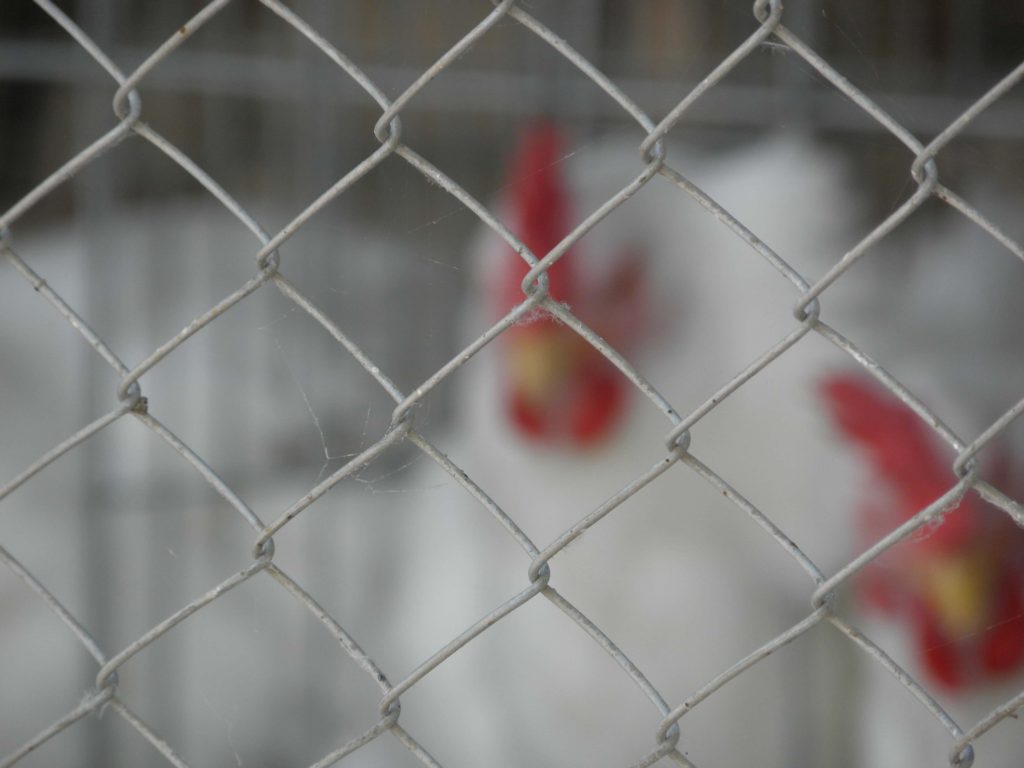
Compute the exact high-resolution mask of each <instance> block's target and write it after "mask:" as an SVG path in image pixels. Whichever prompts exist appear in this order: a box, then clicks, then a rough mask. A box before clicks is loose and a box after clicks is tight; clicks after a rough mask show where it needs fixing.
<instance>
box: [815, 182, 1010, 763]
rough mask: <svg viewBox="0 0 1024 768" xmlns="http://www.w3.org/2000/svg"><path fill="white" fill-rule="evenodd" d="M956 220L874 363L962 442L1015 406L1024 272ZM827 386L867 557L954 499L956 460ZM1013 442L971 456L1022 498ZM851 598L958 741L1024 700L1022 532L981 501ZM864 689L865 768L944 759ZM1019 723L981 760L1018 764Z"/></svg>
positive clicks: (894, 707) (870, 631) (856, 381)
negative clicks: (854, 481)
mask: <svg viewBox="0 0 1024 768" xmlns="http://www.w3.org/2000/svg"><path fill="white" fill-rule="evenodd" d="M968 197H969V198H972V197H975V195H968ZM976 197H978V199H980V200H982V201H985V200H986V198H987V197H991V195H985V194H984V193H979V194H978V195H977V196H976ZM989 202H991V200H989ZM981 209H982V210H983V211H989V210H995V211H997V212H998V211H999V210H1000V206H999V205H998V204H997V205H985V204H984V203H983V204H982V205H981ZM955 224H956V225H957V226H950V225H948V224H946V225H939V224H936V228H935V229H934V230H933V231H932V232H930V233H929V235H928V237H927V238H926V239H924V240H923V242H921V241H919V242H918V243H917V246H918V247H916V248H915V251H916V255H915V258H914V261H913V263H912V266H911V270H910V274H909V275H908V289H907V291H906V292H905V294H904V296H903V297H902V299H901V302H900V305H899V306H900V318H899V321H898V322H899V323H900V324H901V325H903V326H904V327H903V329H902V330H901V331H900V332H899V334H898V335H897V338H898V339H900V340H902V343H901V344H893V343H891V342H890V343H889V344H888V345H887V346H888V349H886V350H885V351H884V352H883V355H884V362H885V364H886V365H887V366H888V367H889V368H890V370H892V371H893V373H894V374H895V375H896V376H897V378H899V379H900V380H901V381H902V382H903V383H904V384H906V385H907V386H908V388H909V389H910V391H911V392H913V393H915V394H916V395H917V396H918V397H919V398H920V399H921V400H922V402H924V403H925V404H926V406H928V407H929V408H931V409H932V410H933V411H934V412H935V413H936V414H937V415H938V416H939V417H940V418H941V419H943V420H944V421H946V423H948V424H949V426H950V427H951V428H952V429H953V431H954V432H955V433H956V434H958V435H960V436H961V437H962V438H963V439H964V440H965V441H966V442H968V443H969V442H970V441H971V440H973V439H974V438H975V437H976V436H978V435H980V434H981V433H982V432H983V431H984V430H985V429H986V428H987V427H988V426H989V424H991V423H992V422H994V421H995V420H996V419H997V418H998V417H999V415H1000V414H1001V413H1002V412H1003V411H1005V410H1007V409H1009V408H1010V407H1011V406H1012V405H1014V404H1015V403H1016V402H1017V401H1018V400H1019V399H1020V398H1021V395H1022V394H1024V376H1022V368H1021V360H1022V358H1024V339H1022V337H1021V334H1020V328H1021V323H1022V322H1024V309H1022V306H1021V304H1020V301H1019V297H1020V292H1021V290H1022V289H1024V265H1022V264H1021V262H1020V261H1019V259H1017V258H1016V257H1014V256H1013V255H1012V254H1010V253H1009V252H1008V251H1006V250H1005V249H1004V248H1002V246H1000V245H999V244H998V243H996V241H995V240H994V239H993V238H991V237H990V236H989V235H988V234H986V233H985V232H983V231H982V230H981V229H980V228H979V227H977V226H975V225H974V224H972V223H969V222H967V221H966V220H964V219H957V220H956V222H955ZM825 390H826V401H827V402H828V404H829V406H830V411H831V415H832V418H833V419H834V420H835V423H836V426H837V429H838V432H839V433H841V434H842V435H844V436H845V438H846V439H847V440H848V441H849V444H850V446H851V448H852V449H853V450H854V451H855V452H856V453H857V458H858V460H861V461H863V463H864V465H865V466H866V467H869V468H870V470H871V475H870V477H869V479H868V482H867V483H866V484H865V490H863V491H861V492H860V493H859V494H858V495H857V497H856V499H855V500H854V501H855V503H856V505H857V506H856V508H855V509H854V510H853V515H854V516H855V518H856V519H857V520H858V528H859V531H858V538H857V541H858V545H859V548H861V549H863V548H866V547H867V546H868V545H869V544H871V543H873V542H874V541H877V540H878V539H881V538H882V537H883V536H884V535H886V534H887V533H889V531H891V530H893V529H895V528H896V527H897V526H898V525H900V524H901V523H903V522H904V521H906V520H907V519H908V518H909V517H910V516H911V515H913V514H915V513H916V512H918V511H920V510H922V509H924V508H925V507H926V506H927V505H929V504H931V503H932V502H933V501H935V500H936V499H937V498H939V497H940V496H941V495H942V494H944V493H946V492H947V491H948V490H949V489H950V488H952V487H953V485H954V483H955V482H956V476H955V475H954V473H953V472H952V469H951V467H952V461H953V459H954V458H955V454H954V453H953V451H952V450H951V449H950V448H949V446H948V445H946V444H944V443H943V442H942V441H941V440H940V439H939V437H938V435H937V434H936V433H935V431H934V430H933V429H932V428H931V427H929V426H928V425H927V424H926V422H925V421H923V420H921V419H919V418H918V417H917V416H915V415H914V414H913V413H912V412H911V411H910V410H909V408H907V407H906V406H904V405H902V404H900V403H899V402H898V401H897V400H896V399H895V398H893V397H892V396H890V395H887V394H883V391H882V390H881V389H880V388H878V387H876V386H874V385H871V384H869V383H868V382H867V381H866V380H865V379H864V378H863V377H858V376H855V375H849V374H844V375H841V376H833V377H832V378H830V379H828V380H826V382H825ZM1020 434H1021V433H1020V431H1019V426H1016V425H1011V426H1010V428H1009V429H1008V430H1007V431H1005V432H1004V433H1003V434H1002V435H1000V436H998V437H997V438H996V439H995V440H993V441H992V443H991V444H990V445H988V446H986V447H985V448H984V449H983V450H982V451H981V452H980V453H979V455H978V463H979V473H980V475H981V477H983V478H984V479H986V480H989V481H991V482H993V483H994V484H995V485H996V487H998V488H1000V489H1001V490H1003V491H1004V492H1006V493H1008V494H1010V495H1011V497H1015V498H1017V499H1019V498H1020V493H1021V491H1022V490H1024V485H1022V483H1021V462H1022V459H1024V456H1022V453H1021V444H1020ZM856 587H857V592H858V593H859V596H860V598H861V601H860V602H861V603H862V604H863V608H864V610H863V611H862V612H861V614H860V615H859V616H858V618H857V620H856V622H855V623H856V624H857V625H858V627H860V628H861V629H862V630H863V631H864V632H865V633H866V634H867V635H868V636H869V637H870V638H871V639H872V640H873V641H874V642H876V643H877V644H878V645H879V646H880V647H881V648H882V649H883V650H884V651H885V652H886V653H887V654H888V655H889V656H891V657H892V658H893V659H894V660H895V661H896V662H897V663H899V664H900V665H901V666H902V667H903V668H904V669H905V670H907V671H908V672H909V673H910V674H911V675H912V676H913V677H914V679H915V680H917V681H918V682H919V683H920V684H921V685H923V686H924V688H925V689H926V690H927V691H928V692H929V693H930V694H931V695H932V696H934V697H935V698H936V700H937V701H938V702H939V704H940V705H941V706H942V707H943V708H944V709H946V711H947V712H948V713H949V715H950V716H951V717H952V718H953V719H954V721H956V722H957V723H958V724H959V725H960V727H961V728H962V729H964V730H965V731H966V730H969V729H970V728H972V727H973V726H974V725H975V724H976V723H979V722H980V721H981V720H982V719H983V718H984V717H986V716H987V715H988V714H989V713H990V712H991V711H993V710H995V709H996V708H997V707H998V706H1000V705H1001V704H1003V703H1004V702H1007V701H1009V700H1010V699H1012V698H1013V697H1014V696H1015V695H1018V694H1019V693H1020V692H1021V691H1024V530H1022V529H1021V528H1019V527H1017V526H1016V525H1015V524H1014V522H1013V520H1012V518H1011V517H1010V516H1009V515H1007V514H1006V513H1005V512H1003V511H1001V510H998V509H997V508H996V507H994V506H991V505H989V504H988V503H987V502H985V501H983V500H982V498H981V497H980V496H978V495H976V494H973V493H971V494H968V496H967V497H966V498H965V499H964V501H963V502H962V503H961V504H960V505H959V507H958V508H956V509H955V511H952V512H950V513H948V514H947V515H946V516H945V518H944V520H943V522H942V524H941V525H939V526H930V527H929V528H928V529H927V530H926V531H924V532H923V533H918V534H916V535H914V536H912V537H911V538H910V539H909V540H908V541H906V542H904V543H901V544H898V545H897V546H895V547H894V548H893V549H892V550H891V551H889V552H888V553H886V554H884V555H882V556H881V557H880V558H878V560H876V561H875V562H873V563H872V564H871V565H869V566H867V567H866V568H865V569H864V570H863V571H862V572H861V574H859V577H858V578H857V579H856ZM857 688H858V701H859V703H858V718H859V725H858V731H857V734H858V735H857V738H856V745H857V756H858V758H857V764H858V765H873V766H885V767H886V768H897V766H899V767H900V768H904V767H905V768H926V767H927V766H935V765H943V764H945V762H946V761H947V760H949V759H950V750H951V749H952V747H953V745H954V741H955V740H954V739H953V738H952V737H951V736H950V735H949V733H948V731H947V730H946V728H945V727H944V726H943V725H942V724H940V723H939V721H938V720H937V719H935V718H934V717H933V716H932V715H931V714H930V713H929V712H928V711H927V710H926V709H925V708H924V707H922V706H919V705H917V703H916V702H915V701H914V699H913V698H912V697H911V695H910V693H909V692H908V691H906V690H903V689H902V686H901V685H900V684H899V683H898V682H897V681H896V680H895V679H894V678H893V677H891V676H890V675H889V674H888V673H887V672H886V671H885V670H884V669H883V668H882V667H881V666H879V665H877V664H867V663H865V664H863V665H862V668H861V670H860V674H859V675H858V685H857ZM1014 726H1015V724H1014V723H1013V721H1012V720H1011V721H1007V722H1004V723H1001V724H1000V725H998V726H997V727H996V728H994V729H993V730H992V731H991V732H989V733H987V734H985V735H983V736H982V737H981V738H980V739H979V740H978V742H977V744H976V745H975V746H974V752H975V763H974V764H975V765H977V766H980V767H983V768H1011V767H1012V766H1017V765H1020V761H1021V755H1022V754H1024V739H1022V737H1021V733H1020V729H1019V728H1015V727H1014ZM964 758H965V760H964V764H966V763H967V761H966V755H965V756H964Z"/></svg>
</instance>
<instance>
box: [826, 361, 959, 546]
mask: <svg viewBox="0 0 1024 768" xmlns="http://www.w3.org/2000/svg"><path fill="white" fill-rule="evenodd" d="M821 392H822V395H823V396H824V399H825V403H826V405H827V406H828V409H829V412H830V414H831V416H832V419H833V421H834V423H835V425H836V426H837V427H838V428H839V431H840V432H842V434H844V435H845V436H846V437H848V438H849V439H850V440H852V441H853V442H854V443H855V444H856V445H858V446H859V447H860V448H862V449H864V450H865V451H866V452H867V456H868V458H869V460H870V463H871V466H872V469H874V471H875V472H876V473H877V474H878V475H879V476H880V478H881V479H882V480H883V481H884V482H885V483H886V485H887V486H888V487H889V488H891V489H892V491H893V492H894V496H895V499H896V500H897V502H898V508H897V509H894V510H893V517H892V519H891V520H889V521H887V523H886V526H885V527H886V528H887V529H890V530H891V528H895V527H896V526H898V525H899V524H901V523H903V522H904V521H905V520H907V519H909V518H910V517H912V516H913V515H915V514H917V513H918V512H920V511H921V510H922V509H924V508H925V507H926V506H928V505H929V504H931V503H932V502H933V501H935V500H936V499H937V498H939V497H940V496H942V495H943V494H944V493H946V492H947V491H948V490H949V489H950V488H952V487H953V485H954V484H955V483H956V480H957V478H956V475H955V474H954V473H953V470H952V468H951V466H952V456H949V457H944V456H943V455H942V454H941V453H940V451H939V449H938V444H937V440H936V438H935V435H934V434H933V433H932V431H931V430H930V429H928V427H927V426H926V425H925V424H924V422H923V421H922V420H921V419H920V418H919V417H918V416H917V414H915V413H914V412H913V411H912V410H911V409H910V407H909V406H907V405H905V404H904V403H902V402H900V401H899V400H897V399H896V397H895V396H893V395H891V394H889V393H887V392H885V391H884V390H882V389H881V388H879V387H877V386H874V385H872V384H870V383H869V382H867V381H864V380H863V379H861V378H858V377H855V376H849V375H838V376H831V377H829V378H827V379H826V380H825V381H824V382H823V383H822V385H821ZM973 506H974V504H973V500H972V499H971V498H969V497H968V498H965V499H964V500H963V501H962V502H961V504H960V506H959V507H957V508H956V509H954V510H952V511H950V513H949V514H947V516H946V518H945V519H944V521H943V524H942V525H941V526H940V527H938V528H937V529H936V530H935V531H934V532H933V533H932V535H930V536H929V537H928V539H927V540H925V541H923V542H922V544H925V545H930V546H935V547H941V548H946V547H956V546H959V544H960V542H962V541H963V540H964V538H965V537H967V536H969V535H970V534H971V532H972V531H973V529H974V528H975V527H976V525H977V516H976V515H974V514H972V511H973V510H972V509H971V508H972V507H973Z"/></svg>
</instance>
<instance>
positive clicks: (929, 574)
mask: <svg viewBox="0 0 1024 768" xmlns="http://www.w3.org/2000/svg"><path fill="white" fill-rule="evenodd" d="M985 554H986V553H985V552H984V551H971V552H967V553H964V554H958V555H955V556H950V557H937V558H935V559H933V560H930V561H929V562H928V563H927V564H926V567H925V571H924V574H923V576H924V587H925V592H926V594H927V596H928V602H929V604H930V605H931V606H932V608H933V609H934V610H935V611H936V613H937V614H938V618H939V623H940V625H941V626H942V627H943V629H944V630H945V631H946V632H947V633H948V634H950V635H951V636H953V637H962V636H966V635H971V634H974V633H975V632H979V631H981V630H982V629H984V627H985V624H986V621H987V616H988V609H989V596H990V594H991V590H992V587H993V584H992V579H993V575H994V574H993V568H992V566H991V563H990V562H989V558H988V557H986V556H985Z"/></svg>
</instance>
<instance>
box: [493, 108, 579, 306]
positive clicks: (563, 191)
mask: <svg viewBox="0 0 1024 768" xmlns="http://www.w3.org/2000/svg"><path fill="white" fill-rule="evenodd" d="M563 154H564V152H563V146H562V135H561V133H560V132H559V130H558V129H557V128H556V127H555V125H554V124H553V123H550V122H542V123H537V124H535V125H533V126H530V127H529V128H527V129H526V131H525V132H524V134H523V137H522V139H521V141H520V144H519V150H518V152H517V153H516V156H515V158H514V160H513V162H512V166H511V168H510V169H509V174H508V175H509V180H510V182H509V188H510V193H511V194H510V202H511V208H512V231H513V232H514V234H515V235H516V236H517V237H518V238H519V239H520V240H522V241H523V243H524V244H525V245H526V247H527V248H529V249H530V251H531V252H533V254H534V255H535V256H536V257H537V258H538V259H541V258H543V257H544V256H545V255H546V254H547V253H548V251H550V250H551V249H552V248H554V247H555V246H556V245H558V243H559V242H561V240H562V238H564V237H565V236H566V235H567V234H569V230H570V227H571V222H572V216H571V210H570V205H569V190H568V188H567V185H566V181H565V178H564V174H563V168H562V165H561V160H562V158H563ZM569 256H570V254H565V256H563V257H562V258H561V259H559V260H558V261H557V262H556V263H555V264H554V265H553V266H552V267H551V269H549V270H548V281H549V283H548V285H549V293H550V294H551V295H552V296H553V297H554V298H556V299H558V300H559V301H569V300H571V296H570V286H571V285H572V280H571V276H570V272H569V264H568V263H567V259H568V257H569ZM508 264H509V266H508V269H507V272H506V275H505V280H504V281H503V286H502V298H503V304H504V306H505V309H509V308H511V307H512V306H513V305H514V304H517V303H518V302H520V301H522V300H523V298H524V297H523V293H522V289H521V288H520V283H521V282H522V280H523V278H524V277H525V276H526V273H527V272H528V271H529V267H528V265H527V264H526V262H525V261H523V259H522V258H521V257H520V256H519V255H518V254H516V253H512V254H510V258H509V260H508Z"/></svg>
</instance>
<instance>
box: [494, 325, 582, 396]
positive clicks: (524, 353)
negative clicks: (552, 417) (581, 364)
mask: <svg viewBox="0 0 1024 768" xmlns="http://www.w3.org/2000/svg"><path fill="white" fill-rule="evenodd" d="M578 341H580V339H579V338H578V337H577V336H576V334H575V333H573V332H572V331H571V330H569V329H568V328H562V327H555V326H552V327H551V328H544V329H538V330H536V331H531V332H526V333H521V334H515V335H513V336H511V337H510V338H509V346H508V348H507V350H506V351H507V354H508V372H509V376H510V379H511V384H512V386H513V388H514V389H515V390H516V391H517V392H519V393H520V395H521V396H522V397H523V398H524V399H525V400H526V402H528V403H530V404H531V405H542V404H544V403H547V402H549V401H550V400H551V398H552V397H554V396H555V394H556V393H557V392H558V391H559V390H560V389H561V386H560V385H561V384H562V383H563V382H564V381H565V380H566V378H567V377H568V374H569V371H570V370H571V369H572V366H573V364H574V362H575V361H576V360H577V359H578V358H579V344H578V343H574V342H578Z"/></svg>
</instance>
